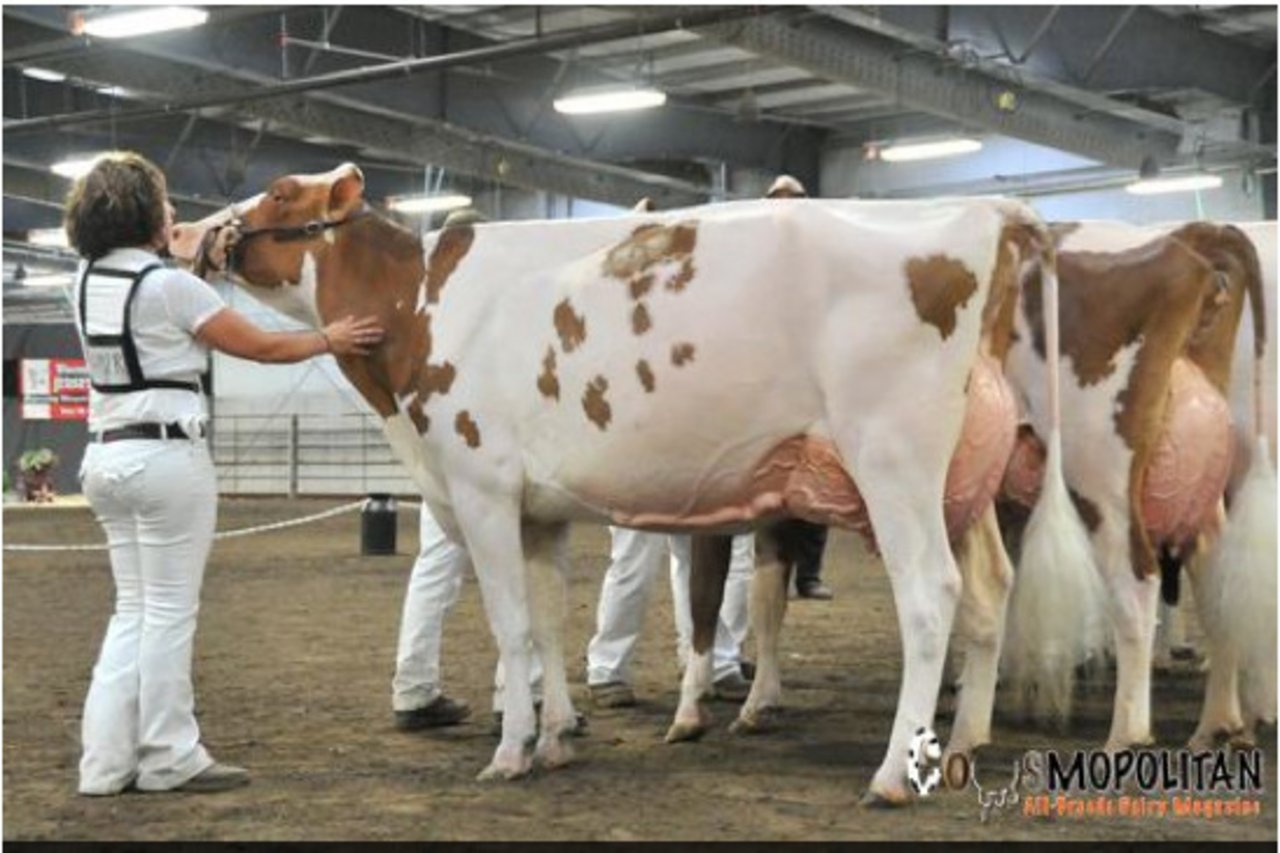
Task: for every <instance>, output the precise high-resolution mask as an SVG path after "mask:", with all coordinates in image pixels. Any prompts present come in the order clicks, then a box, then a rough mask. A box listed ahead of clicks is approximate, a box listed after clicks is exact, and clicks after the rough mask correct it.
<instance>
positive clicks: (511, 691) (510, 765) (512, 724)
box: [451, 484, 535, 780]
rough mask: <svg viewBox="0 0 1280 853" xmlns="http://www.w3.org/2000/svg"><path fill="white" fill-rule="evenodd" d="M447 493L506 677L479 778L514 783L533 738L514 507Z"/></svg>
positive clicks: (470, 493)
mask: <svg viewBox="0 0 1280 853" xmlns="http://www.w3.org/2000/svg"><path fill="white" fill-rule="evenodd" d="M451 492H452V497H453V505H454V512H455V514H456V516H457V519H458V524H459V526H460V527H461V529H462V534H463V537H464V538H465V539H466V542H467V548H468V550H469V551H470V552H471V561H472V564H473V565H474V567H475V570H476V577H477V578H478V579H479V581H480V593H481V595H482V596H483V598H484V607H485V613H486V614H487V615H488V617H489V627H490V629H491V630H492V631H493V637H494V640H495V641H496V643H497V645H498V655H499V658H500V660H501V663H502V668H503V671H504V676H505V678H504V682H505V687H504V690H503V702H502V740H501V742H500V743H499V744H498V749H497V751H495V752H494V754H493V760H492V761H491V762H490V763H489V766H488V767H486V768H485V769H484V770H483V771H481V773H480V777H479V778H480V779H482V780H485V779H515V778H518V777H520V776H523V775H525V774H526V773H528V772H529V770H530V769H531V767H532V766H533V760H532V756H531V754H530V751H531V748H532V747H533V743H534V737H535V725H534V710H533V693H532V691H531V690H530V686H529V681H530V675H531V667H532V654H533V632H532V628H531V623H530V616H529V613H530V608H529V596H528V592H527V589H526V582H525V579H526V569H525V559H524V549H523V547H522V546H521V539H520V511H519V505H518V504H517V503H516V502H515V501H514V500H507V499H505V498H504V497H501V496H492V495H488V494H484V493H483V492H482V491H481V490H479V489H475V488H472V487H470V486H468V485H464V484H457V485H453V486H452V488H451Z"/></svg>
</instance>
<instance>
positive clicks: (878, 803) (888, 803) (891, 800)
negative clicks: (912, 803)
mask: <svg viewBox="0 0 1280 853" xmlns="http://www.w3.org/2000/svg"><path fill="white" fill-rule="evenodd" d="M907 802H908V800H907V798H906V796H905V795H904V796H902V797H901V798H896V797H890V796H885V795H884V794H879V793H876V792H875V791H870V790H869V791H867V792H866V793H865V794H863V795H862V799H861V800H858V805H859V806H861V807H862V808H864V809H898V808H902V807H903V806H905V805H906V804H907Z"/></svg>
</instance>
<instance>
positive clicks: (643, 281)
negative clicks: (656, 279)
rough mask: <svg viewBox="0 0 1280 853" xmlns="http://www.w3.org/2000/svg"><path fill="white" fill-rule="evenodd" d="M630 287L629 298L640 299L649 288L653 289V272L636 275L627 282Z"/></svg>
mask: <svg viewBox="0 0 1280 853" xmlns="http://www.w3.org/2000/svg"><path fill="white" fill-rule="evenodd" d="M629 285H630V288H631V298H632V299H641V298H643V297H644V295H645V294H647V293H648V292H649V291H650V290H652V289H653V273H648V274H646V275H641V276H636V277H635V278H633V279H631V281H630V282H629Z"/></svg>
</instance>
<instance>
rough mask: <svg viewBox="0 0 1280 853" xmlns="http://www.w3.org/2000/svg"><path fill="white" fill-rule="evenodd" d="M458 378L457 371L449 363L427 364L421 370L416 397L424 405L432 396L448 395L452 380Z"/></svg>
mask: <svg viewBox="0 0 1280 853" xmlns="http://www.w3.org/2000/svg"><path fill="white" fill-rule="evenodd" d="M457 377H458V371H457V369H455V368H454V366H453V365H452V364H450V363H449V362H447V361H446V362H442V363H441V364H428V365H425V366H424V368H423V370H422V377H421V379H419V380H418V395H419V396H420V397H421V398H422V402H423V404H424V405H425V404H426V402H427V400H428V399H429V398H430V397H431V395H432V394H448V393H449V389H450V388H452V387H453V380H454V379H456V378H457Z"/></svg>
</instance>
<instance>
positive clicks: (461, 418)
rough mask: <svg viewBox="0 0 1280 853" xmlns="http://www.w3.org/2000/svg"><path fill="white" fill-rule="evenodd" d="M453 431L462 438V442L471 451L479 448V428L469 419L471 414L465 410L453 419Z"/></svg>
mask: <svg viewBox="0 0 1280 853" xmlns="http://www.w3.org/2000/svg"><path fill="white" fill-rule="evenodd" d="M453 430H454V432H456V433H457V434H458V435H460V436H462V440H463V441H465V442H466V443H467V447H470V448H471V449H472V450H475V449H476V448H477V447H479V446H480V427H478V426H476V422H475V421H474V420H472V419H471V413H470V412H468V411H467V410H466V409H463V410H462V411H461V412H458V416H457V417H456V418H454V419H453Z"/></svg>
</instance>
